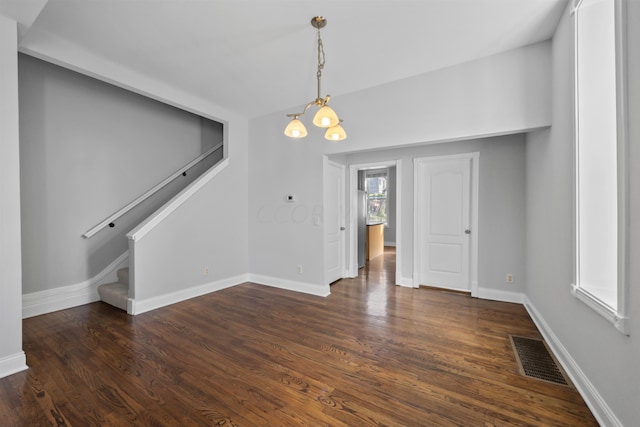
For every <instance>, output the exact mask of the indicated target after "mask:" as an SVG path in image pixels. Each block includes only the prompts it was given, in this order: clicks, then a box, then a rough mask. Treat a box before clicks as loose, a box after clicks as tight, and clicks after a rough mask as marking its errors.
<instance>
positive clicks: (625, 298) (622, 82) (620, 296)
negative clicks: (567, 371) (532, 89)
mask: <svg viewBox="0 0 640 427" xmlns="http://www.w3.org/2000/svg"><path fill="white" fill-rule="evenodd" d="M610 1H612V2H613V4H614V20H615V22H614V33H615V78H616V84H615V87H616V89H615V90H616V132H617V135H616V136H617V141H616V148H617V170H616V172H617V190H618V191H617V204H618V206H617V208H618V212H617V215H618V216H617V230H618V232H617V254H618V257H617V274H618V277H617V295H616V297H617V307H615V308H614V307H611V306H610V305H608V304H606V303H604V302H603V301H602V300H600V299H599V298H597V297H596V296H595V295H593V294H592V293H590V292H589V291H588V290H587V289H585V288H583V287H581V286H580V283H579V263H578V260H579V232H580V230H579V218H580V212H579V192H578V186H579V177H578V166H579V165H578V146H579V133H578V123H579V104H578V82H579V81H578V79H579V69H578V26H579V23H578V15H579V13H578V9H579V8H580V6H581V4H582V0H574V1H573V5H572V6H573V7H572V10H571V15H572V17H571V18H572V19H571V21H572V30H573V78H574V87H573V140H574V147H573V159H574V167H573V179H574V185H573V191H574V200H573V202H574V206H573V220H574V230H573V232H574V247H573V248H574V249H573V258H574V261H573V265H574V272H573V275H574V277H573V283H572V284H571V294H572V295H573V296H574V297H576V298H577V299H578V300H580V301H582V302H584V303H585V304H586V305H587V306H589V307H590V308H591V309H593V310H594V311H595V312H597V313H598V314H600V315H601V316H603V317H604V318H605V319H607V320H608V321H609V322H611V323H612V324H613V325H614V326H615V327H616V329H617V330H618V331H620V332H621V333H623V334H625V335H629V333H630V332H629V306H628V302H629V283H628V277H629V270H628V268H629V258H628V257H629V234H628V231H629V214H628V212H629V210H628V209H629V208H628V200H629V196H628V191H629V165H628V155H627V154H628V136H627V126H628V111H627V67H626V56H627V50H626V49H627V40H626V22H625V16H626V13H625V12H626V0H610Z"/></svg>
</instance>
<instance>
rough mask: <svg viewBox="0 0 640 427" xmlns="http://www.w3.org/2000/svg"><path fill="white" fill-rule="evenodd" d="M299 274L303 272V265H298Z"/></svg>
mask: <svg viewBox="0 0 640 427" xmlns="http://www.w3.org/2000/svg"><path fill="white" fill-rule="evenodd" d="M298 274H302V266H301V265H299V266H298Z"/></svg>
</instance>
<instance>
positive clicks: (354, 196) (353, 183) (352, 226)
mask: <svg viewBox="0 0 640 427" xmlns="http://www.w3.org/2000/svg"><path fill="white" fill-rule="evenodd" d="M393 166H395V167H396V183H395V188H394V191H395V192H396V193H395V195H396V206H395V208H396V212H395V215H396V277H395V283H396V284H397V285H401V284H402V283H403V282H402V279H401V278H402V272H401V268H402V262H401V261H402V249H401V248H402V244H401V241H402V192H401V189H402V185H401V182H402V161H401V160H387V161H380V162H371V163H355V164H350V165H349V201H348V203H349V234H348V239H349V240H348V242H349V256H348V263H347V265H348V268H347V276H348V277H358V171H359V170H367V169H381V168H388V167H393Z"/></svg>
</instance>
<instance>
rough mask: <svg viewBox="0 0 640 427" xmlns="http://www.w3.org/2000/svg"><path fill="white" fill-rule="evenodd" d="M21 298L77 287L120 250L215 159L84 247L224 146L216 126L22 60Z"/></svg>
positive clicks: (32, 60)
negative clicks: (123, 211)
mask: <svg viewBox="0 0 640 427" xmlns="http://www.w3.org/2000/svg"><path fill="white" fill-rule="evenodd" d="M19 91H20V92H19V93H20V155H21V162H20V166H21V179H22V189H21V196H22V254H23V260H24V262H23V293H31V292H37V291H42V290H47V289H53V288H57V287H60V286H66V285H73V284H77V283H81V282H83V281H85V280H87V279H90V278H91V277H93V276H95V275H96V274H97V273H99V272H100V271H101V270H103V269H104V268H105V267H106V266H108V265H109V264H110V263H111V262H112V261H114V260H115V259H116V258H117V257H118V256H119V255H121V254H122V253H124V252H125V251H126V250H127V247H128V242H127V239H126V238H125V237H124V235H125V234H126V233H127V232H128V231H129V230H130V229H131V228H133V226H135V225H136V224H137V223H138V222H139V221H140V220H141V219H143V218H144V217H146V216H147V215H148V214H149V213H151V212H153V211H154V210H155V209H157V208H158V207H159V206H161V205H162V204H163V203H164V202H165V201H166V200H167V199H168V198H169V197H170V196H171V195H172V194H175V192H177V191H178V190H179V189H180V188H182V187H184V186H185V185H186V184H188V183H189V182H190V181H192V180H193V178H195V177H196V176H197V175H198V174H199V173H200V172H201V171H202V170H203V169H204V168H206V167H209V166H211V164H212V163H213V162H214V161H216V160H217V159H219V157H220V156H221V154H220V155H219V156H217V159H216V158H215V157H211V158H209V160H208V161H207V162H203V163H202V164H201V165H199V166H198V168H197V169H196V170H192V171H189V173H188V175H187V177H186V178H182V177H181V178H178V179H177V180H176V181H175V182H174V183H172V184H171V185H170V186H168V187H167V188H166V189H165V190H163V192H162V193H160V194H158V195H157V196H156V197H154V198H153V199H150V200H149V201H147V202H145V203H144V204H142V205H141V206H140V207H139V208H136V209H135V210H134V211H132V212H131V213H129V214H127V215H126V216H125V217H124V218H123V219H122V220H119V221H118V222H116V227H115V228H113V229H111V228H106V229H104V230H103V231H101V232H99V233H98V234H97V235H95V236H94V237H92V238H91V239H84V238H82V237H81V236H82V234H83V233H84V232H85V231H87V230H88V229H89V228H91V227H93V226H94V225H96V224H97V223H98V222H100V221H102V220H103V219H104V218H106V217H107V216H108V215H110V214H112V213H113V212H115V211H117V210H118V209H120V208H121V207H123V206H125V205H126V204H127V203H129V202H130V201H132V200H134V199H135V198H136V197H138V196H139V195H141V194H143V193H144V192H145V191H147V190H148V189H150V188H151V187H153V186H154V185H155V184H157V183H158V182H160V181H161V180H163V179H164V178H166V177H167V176H168V175H170V174H171V173H173V172H175V171H176V170H178V169H179V168H180V167H182V166H183V165H185V164H187V163H188V162H189V161H191V160H192V159H193V158H195V157H196V156H197V155H198V154H200V153H202V152H203V151H206V150H207V149H208V148H211V147H212V146H213V145H214V144H215V143H217V142H220V141H221V140H222V126H221V125H220V124H217V123H214V122H212V121H209V120H203V119H202V118H201V117H199V116H197V115H194V114H192V113H188V112H185V111H183V110H179V109H177V108H174V107H171V106H168V105H166V104H162V103H160V102H157V101H154V100H151V99H149V98H145V97H143V96H140V95H137V94H134V93H132V92H128V91H126V90H123V89H120V88H117V87H115V86H112V85H110V84H107V83H104V82H101V81H98V80H95V79H93V78H90V77H87V76H84V75H81V74H78V73H75V72H73V71H69V70H67V69H64V68H61V67H58V66H55V65H52V64H50V63H47V62H44V61H41V60H38V59H35V58H32V57H29V56H26V55H20V58H19Z"/></svg>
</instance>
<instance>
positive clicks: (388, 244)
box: [384, 242, 396, 248]
mask: <svg viewBox="0 0 640 427" xmlns="http://www.w3.org/2000/svg"><path fill="white" fill-rule="evenodd" d="M384 245H385V246H393V247H394V248H395V247H396V242H384Z"/></svg>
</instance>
